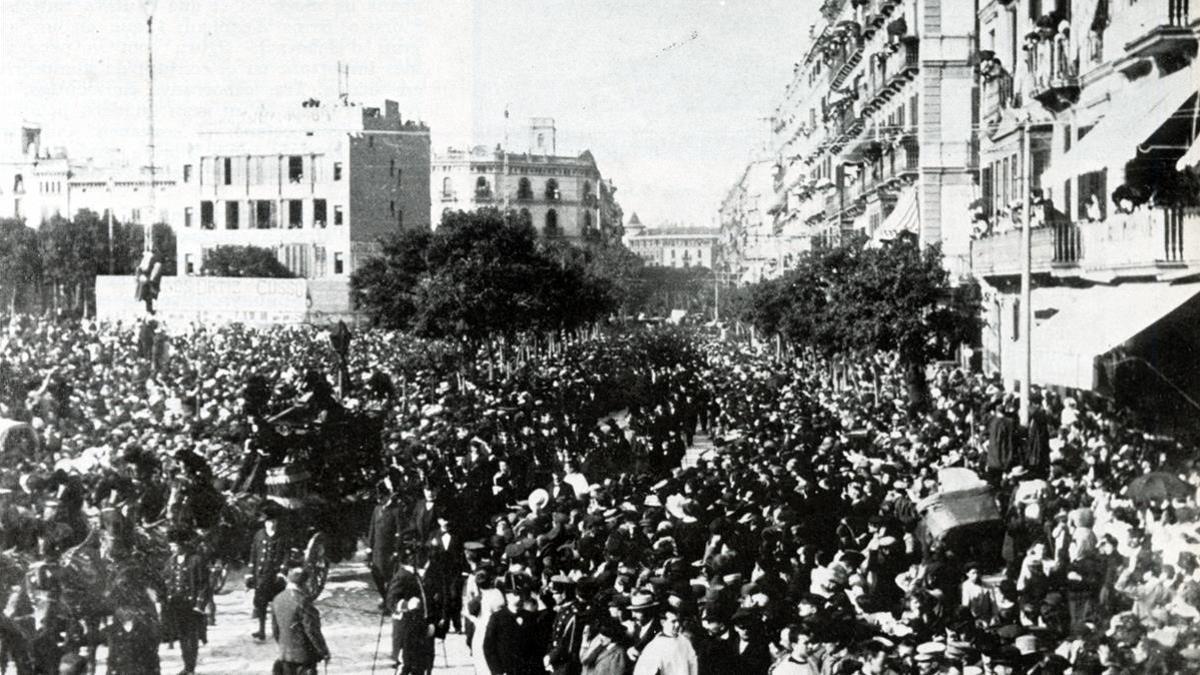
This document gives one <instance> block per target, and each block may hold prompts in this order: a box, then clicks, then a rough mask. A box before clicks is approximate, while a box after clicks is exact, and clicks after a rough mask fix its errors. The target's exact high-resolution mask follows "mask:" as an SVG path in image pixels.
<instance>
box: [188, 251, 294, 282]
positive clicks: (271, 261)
mask: <svg viewBox="0 0 1200 675" xmlns="http://www.w3.org/2000/svg"><path fill="white" fill-rule="evenodd" d="M200 273H201V274H204V275H207V276H214V277H268V278H275V279H289V278H291V277H294V276H295V275H294V274H292V272H291V271H290V270H289V269H288V268H287V267H284V265H283V263H281V262H279V259H278V258H276V257H275V253H274V252H273V251H271V250H270V249H266V248H262V247H261V246H215V247H213V248H210V249H208V250H206V251H205V252H204V261H203V263H202V264H201V267H200Z"/></svg>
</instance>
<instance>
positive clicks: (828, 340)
mask: <svg viewBox="0 0 1200 675" xmlns="http://www.w3.org/2000/svg"><path fill="white" fill-rule="evenodd" d="M745 317H746V318H747V319H749V320H750V321H751V322H752V323H754V325H755V326H756V327H757V328H758V329H760V330H762V331H764V332H766V333H768V334H780V335H782V336H783V337H784V338H786V339H788V340H789V341H791V342H792V343H794V344H797V345H804V346H807V347H809V348H811V349H813V350H814V351H816V352H818V353H821V354H823V355H826V356H846V357H851V358H857V357H863V356H867V355H870V354H873V353H875V352H878V351H886V352H894V353H895V354H896V355H897V356H898V357H899V359H900V362H901V363H902V364H903V365H904V366H905V368H906V372H907V374H908V379H909V388H910V399H911V401H912V403H914V404H915V405H918V406H919V405H921V404H922V403H923V401H924V395H925V391H924V387H925V382H924V367H925V365H926V364H927V363H928V362H929V360H931V359H934V358H941V357H946V356H949V355H950V354H952V353H953V350H954V348H955V347H957V346H958V345H959V344H961V343H963V342H966V341H969V340H971V339H972V338H973V336H974V334H975V333H977V331H978V319H977V311H976V308H975V307H974V306H972V303H971V301H970V300H969V299H965V294H963V293H956V292H955V290H954V289H952V288H951V287H950V285H949V274H948V273H947V272H946V270H945V269H944V267H943V266H942V253H941V248H940V246H930V247H926V248H925V249H924V250H922V249H921V248H920V246H919V245H918V244H917V242H916V241H915V240H914V239H913V238H911V237H901V238H898V239H897V240H896V241H894V242H892V243H888V244H885V245H883V246H881V247H873V246H868V245H867V241H866V239H865V238H863V237H852V238H849V239H847V240H846V241H844V242H843V243H841V244H839V245H837V246H831V247H818V248H816V249H814V250H813V251H810V252H808V253H806V254H805V255H803V256H801V257H800V260H799V261H798V264H797V266H796V267H795V268H793V269H791V270H789V271H788V272H787V273H785V274H784V275H783V276H782V277H779V278H778V279H773V280H770V281H766V282H763V283H761V284H758V285H757V286H756V287H754V289H753V296H752V301H751V303H750V306H749V308H748V309H747V311H746V313H745Z"/></svg>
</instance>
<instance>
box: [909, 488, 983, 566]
mask: <svg viewBox="0 0 1200 675" xmlns="http://www.w3.org/2000/svg"><path fill="white" fill-rule="evenodd" d="M938 478H939V479H938V482H939V490H938V492H937V493H935V494H933V495H931V496H929V497H927V498H925V499H923V500H921V502H920V503H919V504H917V511H918V512H919V513H920V514H921V521H920V522H919V523H918V524H917V531H916V535H917V539H918V540H919V541H920V543H921V546H922V549H923V550H924V551H925V554H926V556H927V557H928V556H929V555H930V554H932V553H933V552H934V551H936V550H950V551H953V552H954V553H955V555H956V556H957V557H958V558H959V559H960V560H972V561H975V562H978V563H981V564H984V565H985V566H986V565H989V564H991V563H998V562H999V561H1000V548H1001V545H1002V543H1003V538H1004V527H1003V521H1002V519H1001V516H1000V509H999V507H998V506H997V504H996V496H995V493H994V492H993V490H992V488H991V487H990V486H989V485H988V484H987V483H985V482H983V481H982V480H980V479H979V477H978V476H977V475H976V474H975V473H974V472H973V471H970V470H967V469H944V470H943V471H942V472H941V475H939V477H938Z"/></svg>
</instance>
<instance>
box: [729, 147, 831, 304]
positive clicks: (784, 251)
mask: <svg viewBox="0 0 1200 675" xmlns="http://www.w3.org/2000/svg"><path fill="white" fill-rule="evenodd" d="M774 171H775V162H774V161H773V160H770V159H760V160H755V161H752V162H750V163H749V164H747V165H746V168H745V169H744V170H743V171H742V174H741V177H740V178H739V179H738V181H737V182H736V183H734V185H733V187H732V188H730V190H729V192H728V193H727V194H726V195H725V198H724V199H723V200H722V201H721V206H720V210H719V214H718V215H719V229H720V239H719V246H720V258H721V260H722V261H723V262H724V264H725V265H726V266H727V268H728V270H727V271H728V273H729V274H730V277H731V279H733V280H734V281H735V282H736V283H756V282H759V281H762V280H764V279H771V278H774V277H776V276H779V275H780V274H781V273H782V272H783V271H784V270H785V269H787V268H788V267H790V266H791V265H792V263H793V261H794V260H795V258H796V256H797V255H799V254H800V253H801V252H803V251H806V250H808V248H809V238H808V231H807V228H804V227H796V226H795V225H793V226H792V227H786V228H785V227H780V228H778V229H777V228H776V226H775V212H774V211H772V210H771V209H772V207H773V206H774V204H775V188H774Z"/></svg>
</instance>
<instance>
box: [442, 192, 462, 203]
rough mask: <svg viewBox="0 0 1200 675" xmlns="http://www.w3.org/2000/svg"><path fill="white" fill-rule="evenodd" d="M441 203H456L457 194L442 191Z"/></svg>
mask: <svg viewBox="0 0 1200 675" xmlns="http://www.w3.org/2000/svg"><path fill="white" fill-rule="evenodd" d="M442 201H443V202H456V201H458V193H457V192H455V191H454V190H443V191H442Z"/></svg>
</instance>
